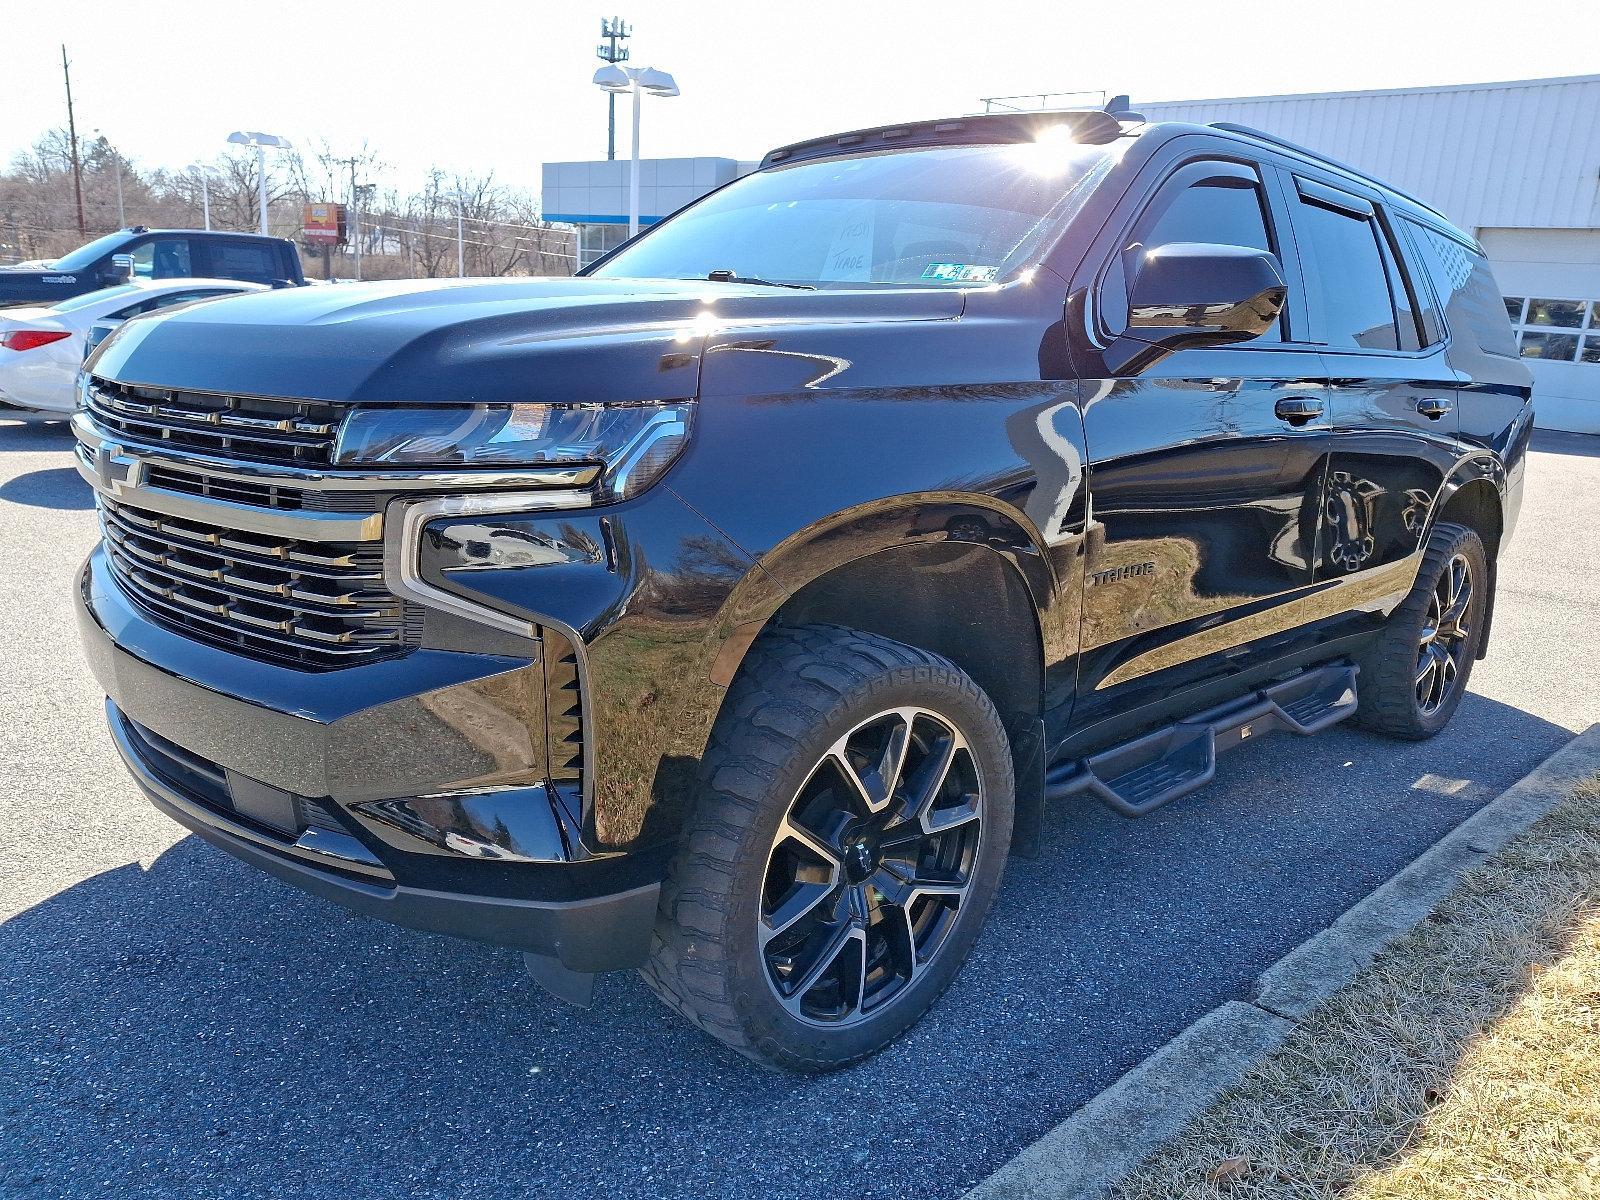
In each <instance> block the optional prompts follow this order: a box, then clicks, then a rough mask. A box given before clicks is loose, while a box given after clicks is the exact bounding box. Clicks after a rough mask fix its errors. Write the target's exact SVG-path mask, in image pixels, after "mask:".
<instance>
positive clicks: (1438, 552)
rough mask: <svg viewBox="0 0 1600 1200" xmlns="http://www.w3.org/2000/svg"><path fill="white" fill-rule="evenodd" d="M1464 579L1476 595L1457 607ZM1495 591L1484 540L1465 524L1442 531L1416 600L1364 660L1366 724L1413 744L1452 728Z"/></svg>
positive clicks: (1432, 540) (1432, 544)
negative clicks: (1491, 581)
mask: <svg viewBox="0 0 1600 1200" xmlns="http://www.w3.org/2000/svg"><path fill="white" fill-rule="evenodd" d="M1463 572H1464V574H1463ZM1463 580H1464V582H1465V585H1466V586H1467V587H1468V588H1469V589H1470V592H1469V593H1468V595H1467V596H1466V599H1465V603H1464V604H1463V603H1461V602H1460V601H1459V600H1458V599H1457V600H1455V601H1454V602H1452V598H1453V597H1458V596H1459V589H1460V587H1461V584H1462V581H1463ZM1489 585H1490V577H1489V560H1488V555H1487V553H1486V552H1485V551H1484V548H1483V542H1482V540H1481V539H1480V538H1479V537H1478V535H1477V533H1475V532H1474V531H1473V530H1471V529H1468V528H1467V527H1466V526H1465V525H1455V524H1451V523H1441V524H1440V525H1438V526H1436V527H1435V528H1434V531H1433V534H1432V536H1430V537H1429V539H1428V547H1427V549H1426V550H1425V551H1424V552H1423V555H1422V566H1421V567H1420V568H1419V569H1418V571H1417V579H1416V582H1415V583H1414V584H1413V585H1412V588H1411V592H1410V594H1409V595H1408V596H1407V597H1406V599H1405V601H1404V602H1403V603H1402V604H1401V605H1400V607H1399V608H1397V609H1395V611H1394V612H1393V613H1392V614H1390V616H1389V620H1388V622H1387V623H1386V624H1385V626H1384V629H1383V632H1382V633H1380V634H1379V635H1378V638H1377V640H1376V641H1375V642H1374V643H1373V644H1372V646H1371V648H1370V649H1368V650H1367V651H1366V652H1365V653H1364V654H1363V655H1362V657H1361V663H1360V665H1361V676H1360V682H1359V689H1358V695H1359V708H1358V709H1357V715H1356V719H1357V722H1358V723H1359V724H1361V725H1363V726H1365V727H1366V728H1367V729H1371V730H1373V731H1375V732H1377V733H1382V734H1386V735H1388V736H1389V737H1393V738H1402V739H1405V740H1408V741H1420V740H1422V739H1423V738H1430V737H1432V736H1433V735H1434V734H1436V733H1438V732H1439V731H1440V730H1441V729H1443V728H1444V727H1445V726H1446V725H1447V724H1449V722H1450V718H1451V716H1452V715H1453V714H1454V713H1455V711H1456V706H1457V705H1458V704H1460V703H1461V697H1462V695H1463V694H1464V693H1465V692H1466V690H1467V680H1468V678H1470V676H1471V674H1472V664H1473V662H1474V661H1475V660H1476V658H1477V656H1478V648H1479V646H1480V645H1481V644H1482V640H1483V614H1484V606H1485V604H1486V603H1487V602H1488V598H1489ZM1452 612H1458V615H1457V616H1451V615H1450V614H1451V613H1452ZM1441 613H1443V614H1444V619H1443V620H1442V621H1441V619H1440V614H1441ZM1447 631H1448V634H1447ZM1430 662H1431V668H1430Z"/></svg>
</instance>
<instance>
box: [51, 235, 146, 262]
mask: <svg viewBox="0 0 1600 1200" xmlns="http://www.w3.org/2000/svg"><path fill="white" fill-rule="evenodd" d="M127 240H128V235H127V234H126V233H108V234H106V235H105V237H98V238H95V240H94V241H92V242H90V243H88V244H87V245H84V246H79V247H78V248H77V249H76V250H74V251H73V252H72V253H71V254H68V255H67V256H66V257H64V258H58V259H56V261H55V262H54V263H52V264H51V265H50V269H51V270H52V271H81V270H83V269H84V268H85V267H89V266H93V265H94V263H95V262H96V261H97V260H98V259H99V258H100V256H101V255H103V254H110V253H111V252H112V251H113V250H115V249H117V247H119V246H121V245H122V244H123V243H124V242H126V241H127Z"/></svg>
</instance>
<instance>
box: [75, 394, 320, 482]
mask: <svg viewBox="0 0 1600 1200" xmlns="http://www.w3.org/2000/svg"><path fill="white" fill-rule="evenodd" d="M87 403H88V409H89V412H90V414H91V415H92V416H93V417H94V419H95V421H96V422H98V423H99V424H100V425H101V426H103V427H104V428H106V429H107V430H110V431H113V432H115V433H119V434H121V435H122V436H124V437H127V438H129V439H136V440H138V441H141V442H146V443H149V444H151V445H157V446H167V447H171V448H174V449H182V450H189V451H197V452H200V453H203V454H216V455H221V456H223V457H227V458H241V459H247V460H249V461H251V462H270V463H284V464H288V465H291V466H326V465H327V464H328V463H329V462H331V461H332V458H333V440H334V435H335V433H336V431H337V429H338V422H339V409H338V408H337V407H336V406H335V405H332V404H323V403H321V402H318V401H314V400H268V399H263V398H259V397H255V396H221V395H216V394H213V393H210V392H187V391H174V390H171V389H168V388H149V387H139V386H137V385H134V384H125V383H113V382H110V381H109V380H104V379H95V380H94V381H93V382H92V383H91V384H90V386H89V388H88V398H87Z"/></svg>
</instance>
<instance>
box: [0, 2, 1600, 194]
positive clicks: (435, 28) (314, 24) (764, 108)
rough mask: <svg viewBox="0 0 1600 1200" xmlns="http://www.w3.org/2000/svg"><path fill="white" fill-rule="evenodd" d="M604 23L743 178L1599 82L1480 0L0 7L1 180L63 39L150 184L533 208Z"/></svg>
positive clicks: (671, 123) (40, 120)
mask: <svg viewBox="0 0 1600 1200" xmlns="http://www.w3.org/2000/svg"><path fill="white" fill-rule="evenodd" d="M613 13H616V14H620V15H621V16H623V17H624V18H625V19H626V20H628V21H629V22H630V23H631V24H632V25H633V29H634V36H633V39H632V41H631V43H630V45H631V48H632V51H633V59H632V65H636V66H655V67H659V68H661V69H664V70H667V71H670V72H672V73H673V74H674V75H675V76H676V78H677V80H678V83H679V86H680V87H681V89H682V92H683V94H682V95H681V96H680V97H678V98H675V99H669V100H666V99H655V98H647V99H646V100H645V102H644V104H645V108H644V119H643V122H642V142H643V153H644V155H645V156H646V157H666V156H676V155H700V154H705V155H720V156H725V157H731V158H741V159H750V158H758V157H760V155H761V154H762V153H764V152H765V151H766V150H767V149H768V148H770V147H772V146H776V145H782V144H784V143H786V142H791V141H798V140H800V139H803V138H808V137H814V136H817V135H820V134H824V133H830V132H836V131H840V130H846V129H854V128H858V127H862V126H871V125H879V124H885V123H889V122H894V121H902V120H911V119H918V118H928V117H936V116H947V115H952V114H959V113H967V112H972V111H975V110H978V109H980V108H981V104H980V103H979V100H980V98H981V97H984V96H992V95H1004V94H1010V93H1018V92H1030V91H1032V92H1037V91H1105V92H1108V93H1113V94H1115V93H1128V94H1129V95H1131V96H1132V97H1133V99H1134V101H1135V103H1136V104H1137V102H1138V101H1139V100H1166V99H1191V98H1201V97H1214V96H1235V95H1260V94H1268V93H1280V92H1320V91H1333V90H1344V89H1354V88H1372V87H1405V86H1416V85H1429V84H1446V83H1467V82H1484V81H1495V80H1509V79H1526V78H1535V77H1541V76H1559V75H1578V74H1585V73H1589V72H1594V71H1597V70H1600V56H1596V55H1595V53H1594V41H1593V39H1592V38H1591V37H1588V36H1572V37H1551V36H1550V30H1551V28H1552V27H1551V25H1550V23H1549V22H1548V21H1544V20H1524V19H1519V18H1516V17H1515V16H1514V15H1513V14H1512V13H1511V11H1510V10H1508V9H1507V8H1506V7H1505V5H1504V3H1503V2H1501V3H1496V4H1494V5H1492V6H1491V5H1490V4H1487V3H1481V4H1480V3H1478V0H1455V2H1453V3H1432V2H1429V3H1423V2H1421V0H1385V2H1382V3H1372V2H1369V0H1341V2H1339V3H1315V4H1306V3H1298V4H1297V3H1295V2H1294V0H1286V2H1285V3H1281V4H1276V5H1263V4H1256V5H1248V4H1239V3H1234V4H1223V5H1214V4H1197V3H1194V2H1193V0H1189V2H1188V3H1180V4H1167V3H1160V2H1157V0H1140V2H1138V3H1125V4H1118V3H1115V2H1114V0H1111V2H1104V3H1098V4H1084V3H1070V2H1064V0H1053V2H1051V0H1041V2H1036V3H1021V2H1017V0H963V2H960V3H954V2H949V0H921V2H920V3H912V2H904V3H902V2H900V0H848V2H841V0H799V2H794V3H774V2H772V0H742V2H741V0H614V2H613V3H607V4H605V5H599V4H593V3H588V2H586V0H562V2H560V3H550V2H546V0H520V2H509V0H450V2H449V3H439V2H438V0H432V2H430V3H412V2H410V0H386V2H382V3H369V2H368V0H339V2H338V3H334V2H332V0H324V2H322V3H303V2H302V0H271V2H268V0H256V2H253V3H247V2H243V0H138V2H136V3H115V4H113V3H105V2H104V0H98V2H97V0H51V2H50V3H47V4H43V5H41V4H37V3H32V2H25V0H0V30H3V31H4V32H3V34H0V159H9V158H10V156H11V155H12V154H13V153H14V152H16V151H18V150H21V149H24V148H25V147H27V146H28V145H29V144H30V143H31V142H33V141H34V139H36V138H37V137H38V136H39V135H40V134H42V133H43V132H45V131H46V130H47V129H49V128H52V127H54V126H59V125H64V124H65V103H64V97H63V90H62V80H61V43H62V42H65V43H67V48H68V54H69V57H70V58H71V60H72V63H73V91H74V99H75V101H76V105H77V114H78V127H79V131H80V133H81V134H88V133H90V132H92V131H93V130H95V129H97V128H98V129H100V130H102V131H103V132H104V133H105V134H106V135H107V136H108V137H110V138H111V140H112V141H113V142H114V143H115V144H117V145H118V146H119V148H121V149H122V150H123V152H124V153H125V154H127V155H128V156H129V157H130V158H132V159H133V160H134V161H135V162H136V163H138V164H139V165H140V166H141V167H147V168H148V167H157V166H165V167H174V168H175V167H182V166H184V165H185V164H187V163H190V162H193V161H196V160H197V159H204V158H209V157H211V156H214V155H215V154H217V153H219V152H221V151H222V150H223V149H224V145H223V142H224V139H225V138H226V136H227V134H228V133H229V131H231V130H234V129H255V130H262V131H265V132H269V133H277V134H281V135H285V136H287V137H289V138H290V139H291V140H294V141H295V142H297V143H298V144H300V145H302V146H308V147H309V146H310V145H312V144H313V143H315V142H316V141H318V140H320V139H326V140H327V141H328V142H330V143H332V145H333V146H334V147H335V149H337V150H338V151H339V152H340V153H341V154H350V153H352V152H353V151H355V150H357V149H359V148H360V147H361V145H362V144H363V143H366V144H367V145H368V146H370V147H371V148H372V149H373V150H375V151H376V153H377V154H378V156H379V157H380V159H381V160H382V161H383V162H384V163H385V164H386V165H387V166H388V168H389V177H388V179H387V180H386V182H387V183H389V184H392V185H396V186H400V187H402V188H409V187H412V186H415V185H416V184H417V183H419V182H420V180H421V178H422V177H423V175H424V174H425V173H426V171H427V170H428V169H429V168H430V167H433V166H438V167H440V168H442V169H444V170H445V171H446V172H447V173H448V174H450V175H455V174H458V173H461V174H476V175H481V174H485V173H487V172H489V171H493V173H494V174H495V177H496V178H497V179H498V180H499V181H501V182H503V183H508V184H513V185H516V186H520V187H526V188H529V189H532V190H537V188H538V185H539V167H540V164H541V163H543V162H546V161H564V160H570V159H584V158H603V157H605V132H606V130H605V126H606V117H605V96H604V94H603V93H602V92H600V91H599V89H597V88H595V87H594V86H593V85H592V84H591V83H590V77H591V76H592V74H593V72H594V69H595V67H597V66H598V65H600V64H599V62H598V61H597V60H596V58H595V57H594V48H595V45H596V43H597V42H598V41H599V32H600V19H601V17H602V16H609V15H612V14H613ZM1573 28H1574V29H1581V25H1579V26H1573ZM618 147H619V150H620V152H621V154H622V155H623V156H626V154H627V147H628V109H627V105H626V103H624V102H622V101H619V104H618Z"/></svg>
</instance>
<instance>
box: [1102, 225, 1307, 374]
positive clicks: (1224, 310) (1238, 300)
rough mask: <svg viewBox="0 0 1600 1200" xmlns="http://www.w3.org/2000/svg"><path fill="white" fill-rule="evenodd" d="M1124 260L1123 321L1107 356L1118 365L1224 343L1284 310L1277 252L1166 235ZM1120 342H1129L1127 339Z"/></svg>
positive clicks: (1262, 327) (1250, 334)
mask: <svg viewBox="0 0 1600 1200" xmlns="http://www.w3.org/2000/svg"><path fill="white" fill-rule="evenodd" d="M1135 258H1136V261H1135V262H1134V263H1133V264H1130V266H1131V268H1132V269H1131V271H1130V274H1131V275H1132V280H1133V282H1132V285H1131V286H1130V287H1129V289H1128V328H1127V330H1126V331H1125V332H1124V334H1123V335H1122V337H1120V338H1118V339H1117V340H1116V342H1114V343H1113V344H1112V347H1111V350H1112V351H1115V352H1116V353H1110V352H1108V355H1107V357H1108V359H1113V360H1121V361H1120V369H1124V370H1126V369H1130V368H1132V367H1133V364H1134V362H1135V361H1138V360H1147V361H1144V362H1143V363H1142V365H1148V360H1150V358H1151V355H1150V353H1149V352H1150V350H1151V349H1154V350H1157V351H1159V352H1161V353H1163V354H1164V353H1168V352H1171V351H1173V350H1181V349H1183V348H1185V347H1190V346H1226V345H1228V344H1229V343H1232V342H1247V341H1249V340H1250V339H1251V338H1256V337H1260V336H1261V335H1262V334H1263V333H1265V332H1266V331H1267V330H1268V329H1270V328H1271V327H1272V324H1273V322H1274V321H1276V320H1277V319H1278V314H1279V313H1281V312H1282V311H1283V304H1284V300H1285V299H1286V298H1287V295H1288V289H1287V288H1285V286H1284V282H1283V275H1282V273H1281V272H1280V271H1279V270H1278V260H1277V258H1276V256H1274V255H1272V254H1269V253H1267V252H1266V251H1265V250H1255V249H1251V248H1249V247H1247V246H1221V245H1215V244H1212V243H1209V242H1170V243H1168V244H1167V245H1164V246H1151V247H1147V248H1145V249H1142V250H1139V251H1138V252H1137V253H1136V256H1135ZM1125 342H1132V343H1135V344H1134V345H1132V346H1127V345H1124V344H1123V343H1125Z"/></svg>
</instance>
